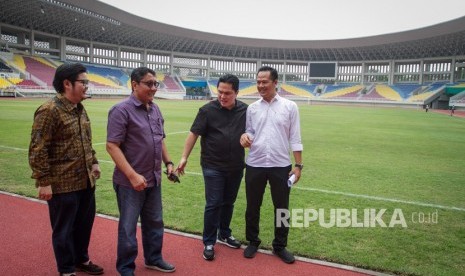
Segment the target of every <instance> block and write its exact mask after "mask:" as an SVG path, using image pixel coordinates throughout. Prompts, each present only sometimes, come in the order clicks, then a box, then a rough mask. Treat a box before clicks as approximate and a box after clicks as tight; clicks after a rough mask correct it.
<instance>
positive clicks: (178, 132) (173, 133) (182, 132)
mask: <svg viewBox="0 0 465 276" xmlns="http://www.w3.org/2000/svg"><path fill="white" fill-rule="evenodd" d="M184 133H189V131H177V132H170V133H166V135H176V134H184ZM105 144H106V142H103V143H92V145H93V146H100V145H105Z"/></svg>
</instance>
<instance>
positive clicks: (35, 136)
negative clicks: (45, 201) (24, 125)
mask: <svg viewBox="0 0 465 276" xmlns="http://www.w3.org/2000/svg"><path fill="white" fill-rule="evenodd" d="M55 122H56V120H55V119H54V118H53V110H52V109H50V108H46V107H39V108H38V109H37V110H36V112H35V114H34V123H33V125H32V132H31V143H30V145H29V165H30V167H31V169H32V176H31V177H32V178H34V179H36V180H37V181H36V186H48V185H50V183H47V181H46V179H47V176H48V175H50V164H49V155H48V152H49V147H50V145H51V141H52V134H53V133H54V132H55V131H54V128H55Z"/></svg>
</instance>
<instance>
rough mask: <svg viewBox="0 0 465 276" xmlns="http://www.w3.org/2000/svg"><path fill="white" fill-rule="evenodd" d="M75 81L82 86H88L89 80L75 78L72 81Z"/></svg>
mask: <svg viewBox="0 0 465 276" xmlns="http://www.w3.org/2000/svg"><path fill="white" fill-rule="evenodd" d="M76 81H78V82H80V83H82V85H84V86H89V80H75V81H74V82H76Z"/></svg>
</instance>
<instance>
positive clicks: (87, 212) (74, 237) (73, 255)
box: [47, 185, 95, 273]
mask: <svg viewBox="0 0 465 276" xmlns="http://www.w3.org/2000/svg"><path fill="white" fill-rule="evenodd" d="M47 203H48V209H49V214H50V223H51V225H52V244H53V251H54V253H55V259H56V262H57V267H58V271H59V272H60V273H71V272H74V271H75V266H76V264H79V263H84V262H86V261H88V260H89V254H88V247H89V241H90V236H91V231H92V226H93V224H94V218H95V187H94V188H90V185H89V186H88V188H87V189H85V190H80V191H76V192H70V193H63V194H54V195H53V196H52V199H50V200H49V201H47Z"/></svg>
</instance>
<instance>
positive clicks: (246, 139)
mask: <svg viewBox="0 0 465 276" xmlns="http://www.w3.org/2000/svg"><path fill="white" fill-rule="evenodd" d="M240 143H241V146H242V147H244V148H248V147H250V145H252V139H250V137H249V135H248V134H247V133H244V134H242V135H241V139H240Z"/></svg>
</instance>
